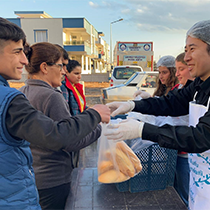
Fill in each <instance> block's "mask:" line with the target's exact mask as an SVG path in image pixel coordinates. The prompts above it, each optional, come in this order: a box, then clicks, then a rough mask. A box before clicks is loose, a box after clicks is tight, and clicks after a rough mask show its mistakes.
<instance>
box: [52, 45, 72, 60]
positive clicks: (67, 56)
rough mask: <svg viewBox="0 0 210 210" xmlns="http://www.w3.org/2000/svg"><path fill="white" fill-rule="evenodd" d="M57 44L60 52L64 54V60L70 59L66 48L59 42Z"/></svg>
mask: <svg viewBox="0 0 210 210" xmlns="http://www.w3.org/2000/svg"><path fill="white" fill-rule="evenodd" d="M55 46H56V47H57V48H58V49H59V50H60V52H61V54H62V56H63V59H64V60H68V59H69V55H68V53H67V52H66V50H64V49H63V47H61V46H60V45H59V44H55Z"/></svg>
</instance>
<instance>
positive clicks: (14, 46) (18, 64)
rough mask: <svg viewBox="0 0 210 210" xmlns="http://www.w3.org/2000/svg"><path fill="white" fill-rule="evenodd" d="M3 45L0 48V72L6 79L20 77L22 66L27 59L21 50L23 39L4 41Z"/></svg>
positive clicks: (25, 63)
mask: <svg viewBox="0 0 210 210" xmlns="http://www.w3.org/2000/svg"><path fill="white" fill-rule="evenodd" d="M5 42H6V43H5V47H4V48H3V49H0V63H1V65H0V73H1V75H2V76H3V77H4V78H5V79H6V80H8V79H14V80H19V79H21V76H22V72H23V67H24V66H25V65H27V64H28V60H27V58H26V56H25V53H24V52H23V41H22V40H19V41H18V42H14V41H5Z"/></svg>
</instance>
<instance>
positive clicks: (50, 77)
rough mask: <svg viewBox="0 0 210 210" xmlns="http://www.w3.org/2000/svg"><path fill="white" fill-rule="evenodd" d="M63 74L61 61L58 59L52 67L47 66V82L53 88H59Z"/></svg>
mask: <svg viewBox="0 0 210 210" xmlns="http://www.w3.org/2000/svg"><path fill="white" fill-rule="evenodd" d="M64 74H65V71H64V69H63V63H62V59H61V58H60V59H59V60H58V61H57V62H55V64H54V65H48V66H47V75H46V76H45V78H46V80H47V82H48V83H49V84H50V85H51V86H52V87H54V88H56V87H59V86H61V81H62V77H63V75H64Z"/></svg>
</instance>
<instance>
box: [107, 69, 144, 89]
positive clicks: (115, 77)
mask: <svg viewBox="0 0 210 210" xmlns="http://www.w3.org/2000/svg"><path fill="white" fill-rule="evenodd" d="M135 72H143V69H142V68H141V67H140V66H116V67H114V69H113V71H112V75H111V80H110V86H115V85H119V84H122V83H124V82H125V81H126V80H127V79H129V78H130V77H131V76H132V75H133V73H135Z"/></svg>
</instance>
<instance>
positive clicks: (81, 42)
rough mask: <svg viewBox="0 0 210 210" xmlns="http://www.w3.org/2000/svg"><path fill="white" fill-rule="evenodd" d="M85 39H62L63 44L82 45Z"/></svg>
mask: <svg viewBox="0 0 210 210" xmlns="http://www.w3.org/2000/svg"><path fill="white" fill-rule="evenodd" d="M84 44H85V41H64V45H84Z"/></svg>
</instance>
